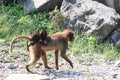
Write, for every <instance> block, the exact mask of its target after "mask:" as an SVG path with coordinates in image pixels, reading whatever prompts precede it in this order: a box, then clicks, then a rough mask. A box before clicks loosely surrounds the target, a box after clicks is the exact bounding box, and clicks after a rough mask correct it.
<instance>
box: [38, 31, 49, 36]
mask: <svg viewBox="0 0 120 80" xmlns="http://www.w3.org/2000/svg"><path fill="white" fill-rule="evenodd" d="M39 34H40V35H41V36H47V35H48V33H47V31H46V30H41V31H40V32H39Z"/></svg>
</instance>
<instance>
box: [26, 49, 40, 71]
mask: <svg viewBox="0 0 120 80" xmlns="http://www.w3.org/2000/svg"><path fill="white" fill-rule="evenodd" d="M40 56H41V55H40V53H39V52H37V51H33V52H31V53H30V57H31V59H30V61H29V62H28V64H27V65H26V70H27V71H28V72H31V71H30V70H29V67H30V66H32V65H35V64H36V62H37V61H38V60H39V58H40Z"/></svg>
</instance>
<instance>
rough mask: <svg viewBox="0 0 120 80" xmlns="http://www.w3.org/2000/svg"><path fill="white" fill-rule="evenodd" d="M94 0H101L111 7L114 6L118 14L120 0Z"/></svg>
mask: <svg viewBox="0 0 120 80" xmlns="http://www.w3.org/2000/svg"><path fill="white" fill-rule="evenodd" d="M96 1H98V2H101V3H103V4H105V5H106V6H109V7H111V8H114V9H115V10H116V11H117V12H118V13H119V14H120V0H96Z"/></svg>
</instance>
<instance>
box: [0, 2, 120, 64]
mask: <svg viewBox="0 0 120 80" xmlns="http://www.w3.org/2000/svg"><path fill="white" fill-rule="evenodd" d="M49 16H50V15H49V13H48V12H44V13H36V14H30V15H27V14H25V13H24V11H23V7H22V6H20V5H15V4H14V5H9V6H7V7H6V6H3V5H0V38H4V39H5V40H6V41H7V42H8V43H9V42H10V41H11V39H12V38H14V37H15V36H18V35H30V34H33V33H36V32H38V31H39V30H41V29H45V30H47V31H48V33H49V34H51V33H54V32H56V30H55V27H54V26H52V24H51V21H50V20H49ZM63 29H64V28H62V29H59V30H63ZM69 50H70V51H71V52H72V53H73V54H74V55H75V56H77V57H78V58H81V55H82V54H87V53H91V54H90V55H88V56H89V59H91V60H94V57H95V56H94V54H97V55H99V56H98V59H99V58H103V59H105V60H116V59H120V54H119V52H118V50H117V49H116V48H115V47H114V46H113V45H112V44H110V43H99V42H98V39H97V37H95V36H89V35H85V34H84V35H83V34H77V33H76V34H75V41H74V42H73V43H71V44H69ZM96 63H97V62H96Z"/></svg>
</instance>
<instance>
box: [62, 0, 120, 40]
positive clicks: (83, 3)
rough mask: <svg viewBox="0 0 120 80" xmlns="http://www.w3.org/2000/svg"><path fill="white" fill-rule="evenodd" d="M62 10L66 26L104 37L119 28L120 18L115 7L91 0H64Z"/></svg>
mask: <svg viewBox="0 0 120 80" xmlns="http://www.w3.org/2000/svg"><path fill="white" fill-rule="evenodd" d="M61 12H62V14H63V15H64V16H65V19H66V20H65V25H66V28H72V29H74V30H78V31H83V32H86V33H89V34H95V35H98V36H99V37H100V38H102V39H105V38H106V37H108V35H109V34H110V33H111V32H113V31H114V30H115V29H116V28H117V24H118V21H119V19H120V18H119V15H118V14H117V13H116V11H115V10H114V9H112V8H109V7H107V6H105V5H103V4H101V3H98V2H96V1H91V0H64V1H63V3H62V6H61Z"/></svg>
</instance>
